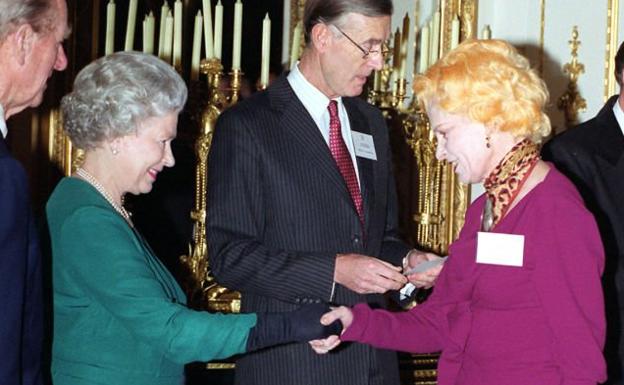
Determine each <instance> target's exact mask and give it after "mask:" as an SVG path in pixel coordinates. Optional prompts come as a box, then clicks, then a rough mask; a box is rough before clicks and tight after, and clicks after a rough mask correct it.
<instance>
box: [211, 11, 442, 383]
mask: <svg viewBox="0 0 624 385" xmlns="http://www.w3.org/2000/svg"><path fill="white" fill-rule="evenodd" d="M391 14H392V1H391V0H307V2H306V8H305V15H304V23H305V37H306V44H307V46H306V49H305V50H304V52H303V55H302V57H301V60H300V62H299V63H298V65H296V66H295V67H294V68H293V69H292V71H291V72H290V74H289V75H288V76H287V77H281V78H280V79H278V80H277V81H276V82H275V83H274V84H273V85H272V86H271V87H269V88H268V89H267V91H266V92H261V93H258V94H256V95H254V96H253V97H252V98H250V99H247V100H245V101H244V102H242V103H239V104H238V105H236V106H234V107H233V108H231V109H229V110H227V111H225V112H224V113H223V114H222V116H221V117H220V119H219V121H218V123H217V128H216V130H215V134H214V138H213V142H212V148H211V152H210V158H209V167H210V168H209V172H208V175H209V182H208V218H207V221H208V233H207V237H208V244H209V247H210V250H209V254H210V258H211V259H210V262H211V266H212V269H213V272H214V274H215V276H216V277H217V280H218V281H219V282H220V283H221V284H223V285H224V286H226V287H228V288H231V289H235V290H239V291H241V292H242V298H243V299H242V301H243V302H242V311H256V312H257V311H259V312H277V311H286V310H291V309H294V308H296V307H297V306H298V305H299V304H302V303H310V302H322V301H325V302H334V303H339V304H345V305H353V304H355V303H358V302H368V303H370V304H372V305H373V306H380V307H385V299H384V297H383V295H382V294H383V293H385V292H387V291H389V290H397V289H399V288H401V287H402V286H403V285H404V284H405V283H406V282H407V279H406V278H405V276H404V275H403V274H401V265H402V260H403V259H404V257H406V255H408V253H409V258H406V261H405V265H414V264H415V263H416V262H417V261H420V260H424V259H428V258H431V257H432V256H431V255H427V254H424V253H419V252H416V251H415V250H412V251H410V249H409V247H408V246H407V245H406V244H404V243H403V242H402V241H401V240H399V239H398V237H397V235H396V225H397V221H396V216H397V203H396V195H395V185H394V179H393V176H392V172H391V154H390V153H389V144H388V133H387V127H386V125H385V122H384V119H383V117H382V115H381V113H380V112H379V111H378V110H377V109H376V108H374V107H372V106H371V105H369V104H367V103H366V102H364V101H363V100H361V99H359V98H357V96H358V95H360V94H361V92H362V89H363V86H364V84H365V82H366V79H367V77H368V76H369V75H370V74H371V72H372V71H373V70H374V69H381V67H382V65H383V57H382V54H381V46H382V43H383V42H384V41H385V40H386V39H387V38H388V35H389V33H390V17H391ZM334 101H335V102H334ZM330 105H331V106H332V108H333V109H332V108H328V107H329V106H330ZM332 130H333V132H334V133H333V134H332ZM336 132H338V134H336ZM335 135H338V138H340V135H341V136H342V139H336V136H335ZM336 140H338V141H339V142H336ZM342 140H344V144H343V142H342ZM337 143H338V144H337ZM337 146H339V147H340V146H341V148H342V150H336V148H335V147H337ZM345 147H346V148H345ZM335 150H336V151H342V152H339V154H338V155H337V154H336V153H335V152H334V151H335ZM347 151H348V152H347ZM339 158H340V160H338V159H339ZM345 170H346V171H345ZM434 275H435V274H433V275H432V276H434ZM432 276H428V277H425V276H422V277H414V276H410V279H414V280H422V281H419V282H417V283H419V284H421V285H428V284H431V279H432V278H431V277H432ZM398 382H399V379H398V368H397V362H396V355H395V353H393V352H390V351H383V350H377V349H373V348H370V347H368V346H364V345H360V344H351V345H346V346H344V347H343V348H342V349H340V350H338V351H335V352H332V353H331V354H328V355H316V354H315V353H314V352H313V351H312V350H311V349H310V347H309V346H307V345H306V344H292V345H287V346H282V347H278V348H271V349H266V350H264V351H261V352H257V353H254V354H250V355H248V356H245V357H243V358H241V359H240V360H238V362H237V367H236V383H237V384H258V385H263V384H266V385H269V384H271V385H279V384H298V385H307V384H323V385H333V384H336V385H349V384H379V385H381V384H384V385H390V384H398Z"/></svg>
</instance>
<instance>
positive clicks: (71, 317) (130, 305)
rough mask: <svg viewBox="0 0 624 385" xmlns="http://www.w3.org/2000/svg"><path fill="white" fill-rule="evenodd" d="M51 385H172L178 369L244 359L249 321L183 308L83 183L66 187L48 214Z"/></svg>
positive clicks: (179, 377)
mask: <svg viewBox="0 0 624 385" xmlns="http://www.w3.org/2000/svg"><path fill="white" fill-rule="evenodd" d="M46 211H47V217H48V225H49V229H50V237H51V242H52V255H53V257H52V258H53V260H52V270H53V287H54V320H53V324H54V337H53V349H52V376H53V380H54V385H78V384H80V385H83V384H84V385H86V384H106V385H114V384H120V385H121V384H124V385H125V384H133V385H141V384H145V385H148V384H149V385H161V384H162V385H173V384H180V383H181V382H182V381H183V370H184V364H185V363H188V362H192V361H209V360H212V359H218V358H224V357H228V356H231V355H234V354H237V353H242V352H244V351H245V345H246V343H247V336H248V333H249V330H250V329H251V328H252V327H253V326H254V325H255V324H256V315H255V314H240V315H223V314H211V313H207V312H200V311H194V310H191V309H189V308H187V307H186V298H185V295H184V293H183V292H182V290H181V289H180V286H179V285H178V284H177V283H176V281H175V279H174V278H173V276H172V275H171V274H170V273H169V271H167V269H166V268H165V267H164V266H163V264H162V263H161V262H160V261H159V260H158V258H156V257H155V256H154V254H153V252H152V251H151V250H150V247H149V246H148V245H147V243H146V242H145V240H144V239H143V238H142V237H141V235H140V234H139V233H138V232H137V231H136V230H135V229H132V228H131V227H130V226H128V224H127V223H126V222H125V221H124V219H123V218H122V217H121V216H120V215H119V214H117V212H116V211H114V209H113V208H112V206H111V205H110V204H109V203H108V202H107V201H106V200H105V199H104V197H103V196H102V195H100V193H99V192H98V191H97V190H96V189H95V188H93V187H92V186H91V185H90V184H88V183H86V182H84V181H82V180H80V179H76V178H64V179H63V180H62V181H61V182H60V183H59V185H58V186H57V187H56V189H55V190H54V192H53V194H52V196H51V197H50V200H49V201H48V204H47V207H46Z"/></svg>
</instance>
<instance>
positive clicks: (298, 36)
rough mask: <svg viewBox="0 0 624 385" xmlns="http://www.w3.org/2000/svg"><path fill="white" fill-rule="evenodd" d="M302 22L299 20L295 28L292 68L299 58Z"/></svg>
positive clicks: (291, 54)
mask: <svg viewBox="0 0 624 385" xmlns="http://www.w3.org/2000/svg"><path fill="white" fill-rule="evenodd" d="M301 30H302V28H301V22H298V23H297V25H296V26H295V28H294V29H293V38H292V47H291V50H290V68H293V67H294V65H295V64H296V63H297V60H299V47H300V46H301Z"/></svg>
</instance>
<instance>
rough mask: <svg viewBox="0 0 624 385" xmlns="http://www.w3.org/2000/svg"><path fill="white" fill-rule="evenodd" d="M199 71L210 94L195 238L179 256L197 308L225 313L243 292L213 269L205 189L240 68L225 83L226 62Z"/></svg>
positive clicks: (203, 116) (201, 142)
mask: <svg viewBox="0 0 624 385" xmlns="http://www.w3.org/2000/svg"><path fill="white" fill-rule="evenodd" d="M200 71H201V73H202V74H204V75H206V77H207V84H208V95H209V96H208V98H207V101H206V102H205V103H204V106H203V107H202V108H201V111H200V112H199V114H198V117H197V119H196V120H198V121H199V122H200V128H201V130H200V133H199V137H198V138H197V141H196V143H195V153H196V156H197V164H196V169H195V170H196V171H195V208H194V209H193V211H191V219H192V220H193V241H192V243H191V244H190V245H189V253H188V255H183V256H181V257H180V260H181V261H182V264H183V265H184V266H185V267H186V268H187V270H188V272H189V275H190V277H189V280H188V282H187V285H186V287H187V295H188V298H189V302H190V303H191V304H192V305H193V306H195V307H198V308H201V309H208V310H212V311H218V312H225V313H238V312H239V311H240V293H238V292H236V291H232V290H229V289H227V288H225V287H223V286H220V285H219V284H218V283H217V282H216V280H215V279H214V277H213V276H212V275H211V273H210V266H209V263H208V245H207V242H206V208H207V202H206V192H207V182H208V152H209V150H210V144H211V142H212V135H213V133H214V127H215V124H216V122H217V118H218V117H219V115H220V114H221V111H222V110H223V109H224V108H226V107H228V106H230V105H232V104H235V103H237V102H238V98H239V94H240V77H241V76H242V72H241V71H240V70H233V71H232V72H231V73H230V75H231V76H230V86H229V87H224V86H223V84H222V82H221V79H222V77H223V66H222V65H221V62H220V61H219V60H218V59H209V60H204V61H203V62H202V63H201V66H200Z"/></svg>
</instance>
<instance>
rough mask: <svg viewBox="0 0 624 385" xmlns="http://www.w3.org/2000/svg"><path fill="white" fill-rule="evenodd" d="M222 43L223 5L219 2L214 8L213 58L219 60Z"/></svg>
mask: <svg viewBox="0 0 624 385" xmlns="http://www.w3.org/2000/svg"><path fill="white" fill-rule="evenodd" d="M222 43H223V5H221V0H219V2H218V3H217V6H216V7H215V30H214V57H216V58H217V59H219V60H221V45H222Z"/></svg>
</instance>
